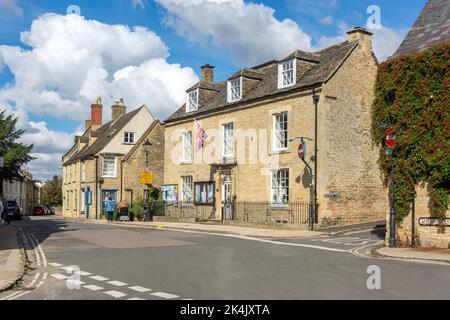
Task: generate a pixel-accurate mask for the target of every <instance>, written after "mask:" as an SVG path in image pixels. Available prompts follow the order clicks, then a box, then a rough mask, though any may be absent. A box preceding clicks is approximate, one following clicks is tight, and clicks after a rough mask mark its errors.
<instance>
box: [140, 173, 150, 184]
mask: <svg viewBox="0 0 450 320" xmlns="http://www.w3.org/2000/svg"><path fill="white" fill-rule="evenodd" d="M141 184H153V172H151V171H148V170H147V171H146V170H144V171H142V172H141Z"/></svg>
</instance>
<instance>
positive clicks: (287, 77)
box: [278, 59, 297, 88]
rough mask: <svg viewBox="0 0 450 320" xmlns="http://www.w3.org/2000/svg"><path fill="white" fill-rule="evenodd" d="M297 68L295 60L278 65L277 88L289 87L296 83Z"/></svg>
mask: <svg viewBox="0 0 450 320" xmlns="http://www.w3.org/2000/svg"><path fill="white" fill-rule="evenodd" d="M296 70H297V66H296V62H295V59H293V60H289V61H285V62H283V63H280V64H279V65H278V88H284V87H289V86H292V85H294V84H295V82H296V72H297V71H296Z"/></svg>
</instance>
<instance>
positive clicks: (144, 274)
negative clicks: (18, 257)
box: [0, 216, 450, 300]
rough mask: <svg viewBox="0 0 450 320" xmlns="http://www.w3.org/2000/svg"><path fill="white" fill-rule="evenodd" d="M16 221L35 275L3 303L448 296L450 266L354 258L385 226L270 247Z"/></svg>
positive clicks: (51, 220)
mask: <svg viewBox="0 0 450 320" xmlns="http://www.w3.org/2000/svg"><path fill="white" fill-rule="evenodd" d="M13 223H15V224H17V225H18V226H20V227H21V228H22V230H23V231H24V233H25V234H26V238H25V246H26V248H27V255H28V256H29V259H30V260H31V261H32V269H31V270H30V271H29V272H27V274H26V275H25V277H24V280H23V282H22V284H21V285H20V286H18V288H15V289H13V290H9V291H7V292H4V293H2V294H0V299H10V300H15V299H17V300H20V299H75V300H79V299H89V300H93V299H100V300H105V299H135V300H139V299H146V300H172V299H193V300H203V299H208V300H209V299H213V300H215V299H231V300H234V299H244V300H249V299H252V300H266V299H289V300H291V299H294V300H297V299H450V285H449V284H450V265H448V266H447V265H433V264H423V263H417V262H405V261H398V260H389V259H377V258H367V257H361V256H358V255H355V254H354V249H355V248H358V247H361V246H367V245H372V244H377V243H379V242H380V239H382V237H383V230H378V231H372V232H359V233H352V234H347V235H345V236H334V237H324V238H316V239H296V240H293V239H283V240H276V241H272V240H265V239H252V238H240V237H237V236H236V237H234V236H226V235H210V234H201V233H192V232H182V231H168V230H156V229H147V228H139V227H130V226H115V225H103V224H102V225H99V224H89V223H81V222H68V221H65V220H62V219H60V218H57V217H54V216H52V217H25V218H24V219H23V220H22V221H17V222H13ZM368 269H369V271H370V272H369V273H368ZM374 270H375V271H374ZM378 271H379V277H378ZM370 277H371V278H370ZM374 277H376V278H374ZM369 278H370V279H369ZM368 279H369V281H368ZM378 280H379V281H378ZM368 282H369V286H368ZM369 287H370V288H369Z"/></svg>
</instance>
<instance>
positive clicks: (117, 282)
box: [108, 280, 128, 287]
mask: <svg viewBox="0 0 450 320" xmlns="http://www.w3.org/2000/svg"><path fill="white" fill-rule="evenodd" d="M108 283H109V284H112V285H113V286H116V287H123V286H126V285H128V283H125V282H121V281H116V280H114V281H108Z"/></svg>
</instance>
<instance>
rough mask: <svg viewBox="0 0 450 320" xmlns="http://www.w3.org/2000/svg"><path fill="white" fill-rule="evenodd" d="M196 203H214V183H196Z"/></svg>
mask: <svg viewBox="0 0 450 320" xmlns="http://www.w3.org/2000/svg"><path fill="white" fill-rule="evenodd" d="M195 203H196V204H206V205H208V204H213V203H214V182H197V183H195Z"/></svg>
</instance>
